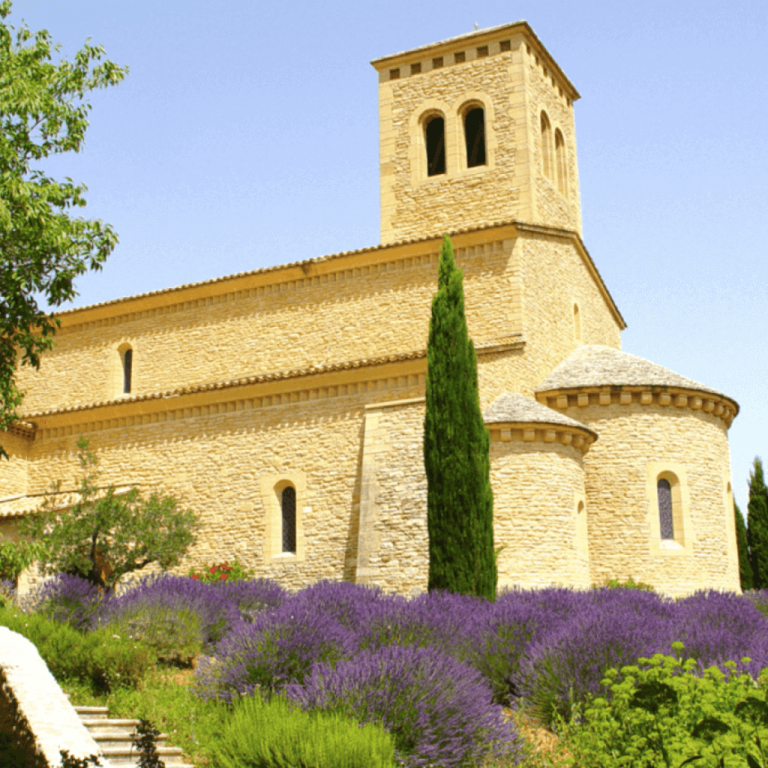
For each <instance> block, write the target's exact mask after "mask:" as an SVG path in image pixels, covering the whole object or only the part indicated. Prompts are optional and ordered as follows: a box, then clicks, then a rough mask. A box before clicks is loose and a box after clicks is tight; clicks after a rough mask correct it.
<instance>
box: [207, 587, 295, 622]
mask: <svg viewBox="0 0 768 768" xmlns="http://www.w3.org/2000/svg"><path fill="white" fill-rule="evenodd" d="M208 586H209V588H210V589H212V590H216V591H215V593H214V594H216V595H217V596H218V599H220V600H225V601H227V602H230V603H234V604H235V605H236V606H237V608H238V610H239V611H240V617H241V618H242V619H243V621H246V622H252V621H253V620H254V619H255V618H256V616H258V615H259V614H260V613H263V612H264V611H266V610H268V609H270V608H278V607H279V606H281V605H282V604H283V601H284V600H285V597H286V592H285V590H284V589H283V588H282V587H281V586H280V585H279V584H278V583H277V582H275V581H270V580H269V579H255V580H253V581H248V580H243V581H220V582H219V583H218V584H212V585H208Z"/></svg>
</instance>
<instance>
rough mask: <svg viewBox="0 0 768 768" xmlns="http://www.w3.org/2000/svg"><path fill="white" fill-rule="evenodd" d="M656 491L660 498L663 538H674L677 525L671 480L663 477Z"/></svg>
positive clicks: (660, 523) (657, 484) (660, 519)
mask: <svg viewBox="0 0 768 768" xmlns="http://www.w3.org/2000/svg"><path fill="white" fill-rule="evenodd" d="M656 492H657V494H658V498H659V528H660V530H661V538H662V540H663V539H674V538H675V526H674V522H673V516H672V486H670V484H669V480H665V479H664V478H663V477H662V478H661V479H660V480H659V481H658V482H657V483H656Z"/></svg>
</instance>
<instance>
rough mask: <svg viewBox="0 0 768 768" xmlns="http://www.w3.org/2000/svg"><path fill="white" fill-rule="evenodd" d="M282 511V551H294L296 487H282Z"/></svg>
mask: <svg viewBox="0 0 768 768" xmlns="http://www.w3.org/2000/svg"><path fill="white" fill-rule="evenodd" d="M280 506H281V508H282V513H283V515H282V516H283V552H294V553H295V552H296V489H295V488H294V487H293V486H292V485H289V486H286V487H285V488H283V493H282V495H281V497H280Z"/></svg>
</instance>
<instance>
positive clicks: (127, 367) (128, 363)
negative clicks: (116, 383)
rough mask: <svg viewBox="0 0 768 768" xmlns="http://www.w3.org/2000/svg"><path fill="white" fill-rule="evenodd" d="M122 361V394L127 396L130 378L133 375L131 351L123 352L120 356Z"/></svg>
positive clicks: (129, 349) (129, 389)
mask: <svg viewBox="0 0 768 768" xmlns="http://www.w3.org/2000/svg"><path fill="white" fill-rule="evenodd" d="M120 356H121V357H122V361H123V394H128V393H129V392H130V391H131V376H132V373H133V350H132V349H131V348H130V347H128V349H125V350H123V352H122V353H121V355H120Z"/></svg>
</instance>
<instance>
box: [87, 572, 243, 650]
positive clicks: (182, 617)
mask: <svg viewBox="0 0 768 768" xmlns="http://www.w3.org/2000/svg"><path fill="white" fill-rule="evenodd" d="M99 622H100V624H101V625H102V626H108V627H111V628H112V629H113V631H114V632H115V633H116V634H125V635H128V636H130V637H133V638H134V639H137V640H140V641H141V642H144V643H146V644H147V645H149V646H150V647H152V648H154V650H155V652H156V653H157V655H158V658H160V659H162V660H164V661H168V662H173V663H179V664H189V663H190V662H191V661H192V659H193V658H194V657H195V656H198V655H199V654H200V653H202V652H203V651H204V650H208V649H211V648H212V647H213V645H214V644H215V643H216V642H218V641H219V640H220V639H221V637H222V636H223V635H224V633H225V632H226V631H227V630H228V629H230V628H232V627H234V626H236V625H237V624H239V623H240V613H239V611H238V609H237V605H236V603H235V602H234V601H230V600H226V599H222V597H221V591H220V590H219V589H218V588H216V587H213V586H211V585H207V584H202V583H200V582H197V581H195V580H194V579H190V578H187V577H186V576H171V575H170V574H164V575H161V576H157V577H149V578H146V579H142V580H141V581H140V582H138V583H137V584H136V585H135V586H132V587H131V588H130V589H129V590H127V591H126V592H124V593H123V594H121V595H118V596H116V597H112V598H111V599H110V600H108V601H107V602H106V603H104V604H103V606H102V610H101V614H100V616H99Z"/></svg>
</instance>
